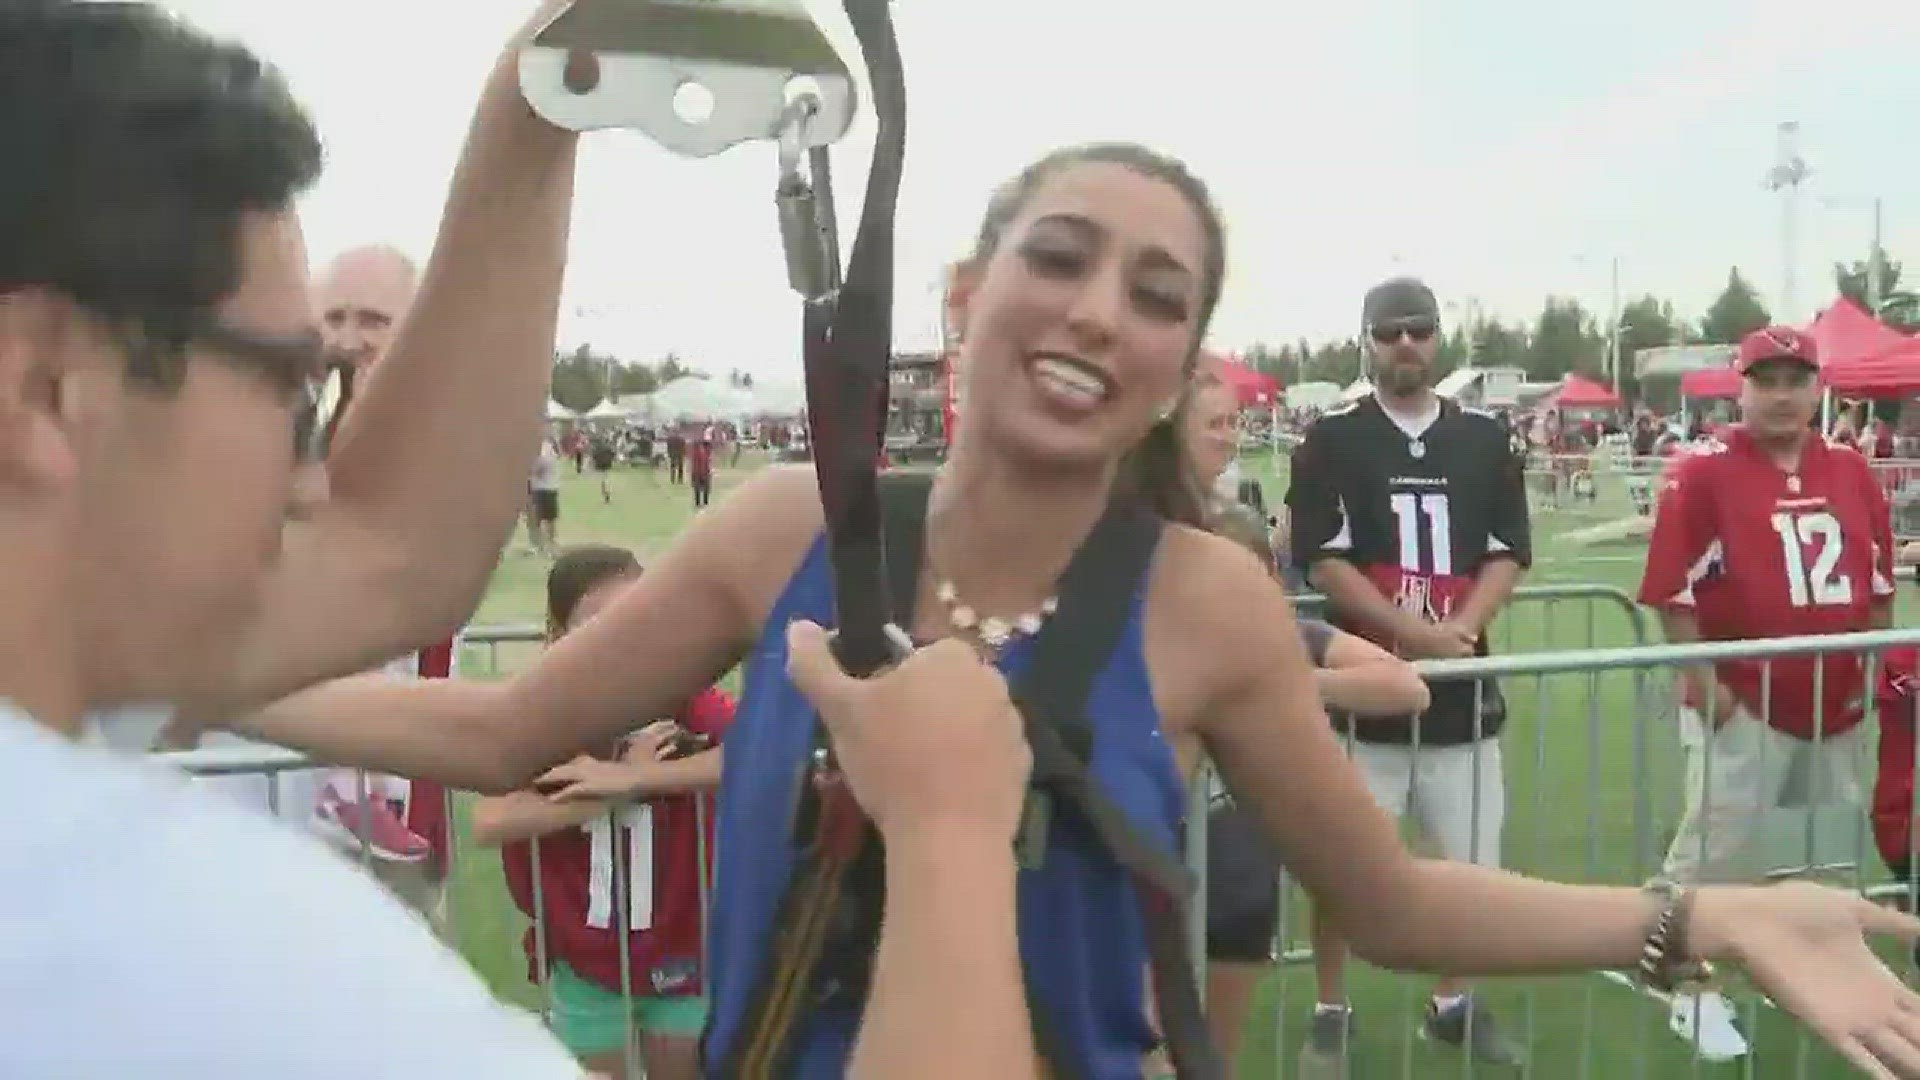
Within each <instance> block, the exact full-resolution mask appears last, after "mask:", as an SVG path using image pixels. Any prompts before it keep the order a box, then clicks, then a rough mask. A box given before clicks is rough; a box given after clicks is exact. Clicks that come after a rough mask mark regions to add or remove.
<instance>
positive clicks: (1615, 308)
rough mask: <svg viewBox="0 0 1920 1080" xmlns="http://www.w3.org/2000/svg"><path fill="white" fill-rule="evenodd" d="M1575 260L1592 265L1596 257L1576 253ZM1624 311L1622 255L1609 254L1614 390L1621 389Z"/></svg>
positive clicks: (1610, 365)
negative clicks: (1621, 278) (1622, 308)
mask: <svg viewBox="0 0 1920 1080" xmlns="http://www.w3.org/2000/svg"><path fill="white" fill-rule="evenodd" d="M1573 261H1574V262H1576V263H1579V264H1580V265H1582V266H1591V265H1593V263H1594V261H1595V260H1594V259H1592V258H1591V257H1590V256H1587V255H1575V256H1574V257H1573ZM1623 315H1624V313H1623V312H1622V310H1621V307H1620V256H1618V255H1609V256H1607V355H1606V371H1607V384H1608V385H1609V386H1610V387H1611V388H1613V389H1614V390H1618V389H1620V320H1621V318H1622V317H1623Z"/></svg>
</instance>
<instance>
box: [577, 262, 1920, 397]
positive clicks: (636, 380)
mask: <svg viewBox="0 0 1920 1080" xmlns="http://www.w3.org/2000/svg"><path fill="white" fill-rule="evenodd" d="M1873 257H1874V259H1875V260H1876V261H1878V263H1879V271H1880V303H1879V309H1880V317H1881V318H1882V319H1884V320H1885V321H1886V322H1887V323H1888V324H1890V325H1892V326H1894V327H1896V328H1898V329H1901V330H1906V331H1908V332H1910V333H1911V332H1915V331H1920V293H1916V292H1913V291H1911V290H1905V289H1902V288H1901V287H1900V273H1901V265H1900V262H1899V261H1898V260H1896V259H1892V258H1889V257H1888V256H1887V254H1886V252H1884V251H1879V250H1876V251H1875V252H1874V255H1873ZM1872 271H1873V267H1871V266H1870V265H1869V264H1868V262H1867V261H1866V260H1864V259H1861V260H1856V261H1854V262H1851V263H1836V264H1835V265H1834V268H1833V279H1834V285H1835V287H1836V289H1837V290H1838V291H1839V293H1840V295H1842V296H1845V297H1847V298H1849V299H1851V300H1853V301H1854V302H1856V303H1858V304H1860V305H1861V306H1862V307H1871V306H1872V305H1870V304H1868V302H1867V300H1868V292H1869V283H1870V282H1871V281H1872V278H1873V273H1872ZM1606 321H1607V317H1606V313H1605V312H1594V311H1589V310H1587V308H1586V307H1585V306H1584V305H1582V304H1581V303H1580V301H1578V300H1575V299H1573V298H1571V297H1563V296H1549V297H1547V299H1546V302H1545V304H1544V305H1543V306H1542V307H1541V309H1540V313H1539V314H1538V315H1536V316H1534V318H1533V319H1532V320H1531V321H1525V322H1520V321H1516V322H1506V321H1504V320H1501V319H1498V318H1489V317H1484V316H1475V317H1473V318H1471V319H1469V320H1468V321H1467V322H1466V323H1465V324H1463V325H1459V326H1449V327H1446V328H1444V330H1443V333H1442V334H1441V338H1440V351H1439V355H1438V357H1437V361H1436V366H1437V367H1438V369H1439V372H1438V373H1439V374H1440V375H1445V374H1446V373H1447V372H1450V371H1452V370H1453V369H1455V368H1457V367H1461V366H1463V365H1465V364H1467V363H1469V362H1471V363H1473V364H1474V365H1476V366H1479V367H1515V368H1521V369H1523V370H1525V371H1526V373H1527V377H1528V378H1529V379H1530V380H1533V381H1536V382H1556V381H1558V380H1560V379H1561V378H1563V377H1564V376H1566V375H1568V374H1570V373H1579V374H1581V375H1585V376H1587V377H1589V378H1593V379H1598V380H1604V379H1605V376H1606V360H1607V332H1606ZM1771 321H1772V316H1771V314H1770V313H1769V312H1768V311H1767V307H1766V305H1765V304H1763V303H1761V301H1760V297H1759V295H1758V294H1757V293H1756V292H1755V291H1754V288H1753V285H1752V284H1751V283H1750V282H1748V281H1747V279H1746V277H1745V276H1744V275H1742V274H1741V273H1740V268H1739V267H1737V266H1736V267H1734V268H1732V269H1731V270H1729V271H1728V272H1727V283H1726V286H1725V287H1724V288H1722V289H1721V290H1720V295H1719V296H1717V297H1715V298H1714V301H1713V303H1711V304H1709V305H1708V306H1707V310H1706V312H1705V313H1704V314H1703V315H1701V316H1700V317H1699V318H1698V319H1686V318H1682V317H1681V316H1680V315H1678V314H1677V313H1676V312H1675V310H1674V306H1673V304H1672V303H1671V302H1669V301H1666V300H1662V299H1660V298H1659V297H1656V296H1647V295H1643V296H1639V297H1636V298H1633V299H1630V300H1628V301H1626V303H1625V304H1624V306H1623V307H1622V308H1621V310H1620V383H1621V386H1620V389H1621V390H1622V392H1624V393H1625V394H1626V395H1627V396H1628V397H1630V398H1631V397H1635V396H1637V394H1638V387H1637V386H1636V385H1635V380H1634V378H1633V365H1632V359H1633V354H1634V352H1635V351H1636V350H1639V349H1651V348H1658V347H1660V346H1663V345H1710V344H1728V345H1730V344H1733V343H1734V342H1737V341H1739V340H1740V338H1741V337H1743V336H1744V335H1746V334H1748V333H1750V332H1751V331H1753V330H1757V329H1759V328H1760V327H1762V326H1765V325H1767V323H1769V322H1771ZM1360 344H1361V343H1360V340H1359V339H1358V338H1357V337H1356V338H1348V339H1345V340H1339V341H1322V342H1319V343H1317V344H1316V343H1314V342H1310V341H1307V340H1305V339H1304V338H1303V339H1301V340H1299V341H1297V342H1294V343H1293V344H1283V345H1274V344H1268V343H1260V344H1256V345H1253V346H1252V347H1250V348H1248V349H1246V350H1244V351H1243V352H1242V353H1241V357H1242V359H1244V360H1245V361H1246V362H1247V363H1248V364H1249V365H1251V366H1252V367H1254V368H1255V369H1257V370H1259V371H1263V372H1265V373H1267V374H1269V375H1272V376H1274V377H1276V378H1278V379H1279V380H1280V382H1281V384H1282V385H1283V386H1291V385H1293V384H1295V383H1302V382H1318V381H1324V382H1335V383H1339V384H1340V385H1342V386H1345V385H1346V384H1348V383H1350V382H1352V381H1353V380H1355V379H1357V378H1359V377H1360V374H1361V372H1362V371H1364V370H1365V368H1364V364H1363V360H1362V356H1363V354H1362V352H1361V348H1360ZM697 374H700V373H699V372H697V371H695V370H694V369H693V368H691V367H689V366H687V364H686V363H685V362H684V361H683V360H681V359H680V357H679V356H677V355H675V354H673V353H668V354H667V355H666V356H664V357H661V358H660V359H659V360H657V361H654V362H653V363H643V362H635V361H629V360H623V359H621V358H620V357H617V356H614V355H612V354H611V353H607V352H603V351H600V350H598V349H595V348H594V347H593V346H592V345H580V346H578V347H576V348H575V349H573V351H571V352H563V353H561V354H559V355H558V356H556V357H555V360H554V368H553V398H554V400H555V401H558V402H559V403H560V404H562V405H565V406H566V407H567V408H569V409H573V410H575V411H578V412H584V411H586V410H587V409H591V408H592V407H593V406H594V405H596V404H598V403H599V402H600V401H601V400H603V399H605V398H607V397H609V396H613V397H625V396H628V395H632V394H650V393H652V392H653V391H655V390H657V389H659V388H660V387H661V386H663V385H665V384H667V383H670V382H672V381H673V380H675V379H678V378H681V377H683V376H686V375H697ZM726 378H727V384H728V385H730V386H737V387H742V388H747V389H751V388H752V386H753V376H752V375H751V374H749V373H747V372H744V371H740V370H737V369H736V370H733V371H730V372H728V373H727V376H726Z"/></svg>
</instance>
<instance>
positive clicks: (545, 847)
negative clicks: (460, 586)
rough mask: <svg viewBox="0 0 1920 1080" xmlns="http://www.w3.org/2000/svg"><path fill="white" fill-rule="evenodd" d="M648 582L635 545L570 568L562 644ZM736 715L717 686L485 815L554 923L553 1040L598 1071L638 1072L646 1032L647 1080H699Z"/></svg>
mask: <svg viewBox="0 0 1920 1080" xmlns="http://www.w3.org/2000/svg"><path fill="white" fill-rule="evenodd" d="M639 573H640V564H639V563H638V562H637V561H636V560H635V559H634V557H633V555H632V553H630V552H628V551H626V550H624V549H621V548H611V547H587V548H577V549H574V550H571V551H568V552H567V553H565V554H564V555H562V556H561V557H560V558H559V559H557V560H555V562H554V564H553V569H552V571H551V572H550V573H549V574H548V576H547V617H548V634H549V637H550V639H551V638H557V637H558V636H559V635H560V634H562V633H565V632H566V631H567V630H569V629H571V628H573V627H575V626H578V625H580V624H582V623H584V622H586V621H587V620H588V619H590V618H592V617H593V615H594V613H595V612H597V611H599V610H600V608H602V607H603V606H605V604H606V603H607V602H608V601H609V600H611V599H612V598H613V597H614V596H615V595H617V594H618V593H619V591H620V590H621V589H622V588H624V587H625V586H626V585H628V584H630V583H631V582H632V580H633V579H634V578H635V577H636V576H638V574H639ZM732 718H733V702H732V700H731V699H729V698H728V697H727V695H726V694H725V693H723V692H721V691H720V690H717V689H709V690H707V691H705V692H703V693H701V694H699V695H696V696H695V697H694V698H692V699H691V700H689V701H688V702H687V703H686V704H685V705H684V706H683V707H682V708H681V709H680V711H679V713H678V715H676V716H674V717H672V718H670V719H662V720H656V721H654V722H653V723H651V724H648V725H646V726H645V727H644V728H642V729H641V730H640V731H638V732H636V733H635V734H633V735H630V736H628V737H627V738H626V739H623V740H622V741H621V743H620V745H618V746H616V747H612V748H609V752H608V753H605V754H602V755H595V756H587V755H583V756H581V757H577V758H575V759H574V760H572V761H570V762H567V763H566V764H564V765H561V766H559V767H557V768H555V769H552V770H550V771H549V772H548V773H547V774H546V775H544V776H542V777H541V778H540V780H539V781H538V782H537V783H536V784H535V787H534V789H533V790H527V791H520V792H515V793H514V794H512V795H505V796H500V797H496V798H486V799H482V800H480V801H479V802H478V803H477V804H476V805H475V807H474V814H473V829H474V835H475V837H476V838H477V839H478V840H480V842H482V843H486V844H494V845H500V846H501V853H500V857H501V863H502V865H503V867H504V868H505V870H506V875H507V887H508V890H509V891H510V892H511V893H512V894H513V898H514V902H515V903H516V904H517V905H519V908H520V910H521V911H522V912H523V913H525V914H526V915H527V916H528V917H529V918H534V919H537V920H538V921H539V923H540V925H539V926H537V927H532V928H529V929H528V931H527V935H526V950H527V958H528V962H529V966H530V977H531V978H533V979H534V980H535V981H538V982H543V983H544V984H545V985H546V987H547V990H548V996H549V1000H550V1001H551V1003H552V1009H551V1014H550V1017H549V1019H550V1022H551V1024H552V1026H553V1029H554V1033H555V1034H556V1035H557V1036H559V1038H560V1041H561V1042H562V1043H564V1044H565V1045H566V1046H567V1048H568V1049H569V1050H571V1051H573V1053H574V1054H576V1055H577V1056H579V1058H580V1059H581V1062H582V1064H584V1065H586V1066H587V1067H588V1068H590V1069H594V1070H597V1071H600V1072H604V1073H607V1074H608V1075H615V1076H624V1075H627V1069H626V1061H625V1059H626V1055H627V1051H628V1048H629V1046H630V1045H631V1044H630V1038H629V1031H630V1030H638V1031H639V1033H640V1036H641V1040H640V1049H641V1053H642V1055H643V1058H644V1062H645V1066H646V1075H647V1076H649V1077H653V1078H655V1080H697V1078H698V1075H699V1072H698V1062H699V1059H698V1038H699V1034H700V1030H701V1028H702V1027H703V1026H704V1025H705V1022H706V1012H707V1001H706V998H705V996H704V995H705V986H704V972H703V967H704V965H703V959H704V956H703V950H702V944H703V942H702V938H703V936H704V927H705V919H704V912H703V911H702V910H701V906H702V900H703V899H704V897H705V893H706V889H705V887H703V885H704V884H710V878H709V879H708V880H707V882H705V883H703V880H702V879H703V878H705V877H707V875H709V874H710V873H711V866H712V862H711V850H712V841H713V825H712V820H713V818H712V814H711V809H712V807H711V805H710V804H709V803H708V802H707V799H706V798H705V796H704V794H703V793H704V792H707V791H711V790H712V789H713V788H714V787H717V786H718V784H719V779H720V761H719V758H720V755H719V751H718V749H717V744H718V743H719V740H720V737H721V735H722V734H723V733H724V731H725V729H726V726H727V724H728V722H729V721H730V720H731V719H732ZM536 883H537V885H538V887H539V888H538V893H539V895H538V900H537V902H536V897H535V891H536V890H535V886H536ZM623 908H624V910H621V909H623ZM623 926H624V927H625V929H626V932H627V933H626V948H625V950H624V952H625V957H624V964H623V957H622V952H623V950H622V948H621V946H620V936H621V934H620V931H621V928H622V927H623ZM623 991H624V992H623ZM629 995H630V996H629Z"/></svg>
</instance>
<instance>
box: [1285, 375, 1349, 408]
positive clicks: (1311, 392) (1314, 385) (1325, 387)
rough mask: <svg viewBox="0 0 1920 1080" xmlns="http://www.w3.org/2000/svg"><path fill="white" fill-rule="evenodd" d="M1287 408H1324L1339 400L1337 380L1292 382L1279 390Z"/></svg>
mask: <svg viewBox="0 0 1920 1080" xmlns="http://www.w3.org/2000/svg"><path fill="white" fill-rule="evenodd" d="M1281 398H1282V399H1283V400H1284V401H1285V402H1286V406H1287V408H1289V409H1324V408H1326V407H1327V406H1329V405H1333V404H1336V403H1338V402H1339V401H1340V384H1339V383H1337V382H1303V383H1294V384H1293V385H1292V386H1289V387H1287V388H1286V389H1285V390H1284V391H1282V392H1281Z"/></svg>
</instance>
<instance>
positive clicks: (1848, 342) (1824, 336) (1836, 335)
mask: <svg viewBox="0 0 1920 1080" xmlns="http://www.w3.org/2000/svg"><path fill="white" fill-rule="evenodd" d="M1807 334H1808V335H1809V336H1811V337H1812V338H1813V341H1814V344H1815V345H1817V346H1819V348H1820V366H1821V367H1822V368H1828V367H1831V366H1832V365H1834V364H1844V363H1848V362H1851V361H1854V360H1865V359H1867V358H1869V357H1873V356H1878V355H1879V354H1881V353H1883V352H1885V351H1887V350H1888V349H1891V348H1895V347H1897V346H1901V345H1905V344H1907V343H1908V342H1910V341H1912V340H1913V339H1911V338H1909V337H1907V335H1905V334H1903V333H1901V332H1900V331H1898V330H1895V329H1894V328H1893V327H1891V326H1888V325H1887V324H1886V323H1883V322H1881V321H1880V320H1879V319H1876V318H1874V317H1873V316H1872V315H1869V314H1867V309H1866V308H1863V307H1861V306H1860V305H1859V304H1856V303H1854V302H1853V301H1851V300H1849V299H1847V298H1846V297H1844V296H1843V297H1841V298H1840V299H1838V300H1835V301H1834V302H1833V306H1832V307H1829V308H1828V309H1827V310H1825V311H1823V312H1821V313H1820V317H1819V318H1817V319H1815V320H1813V325H1811V326H1809V327H1807Z"/></svg>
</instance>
